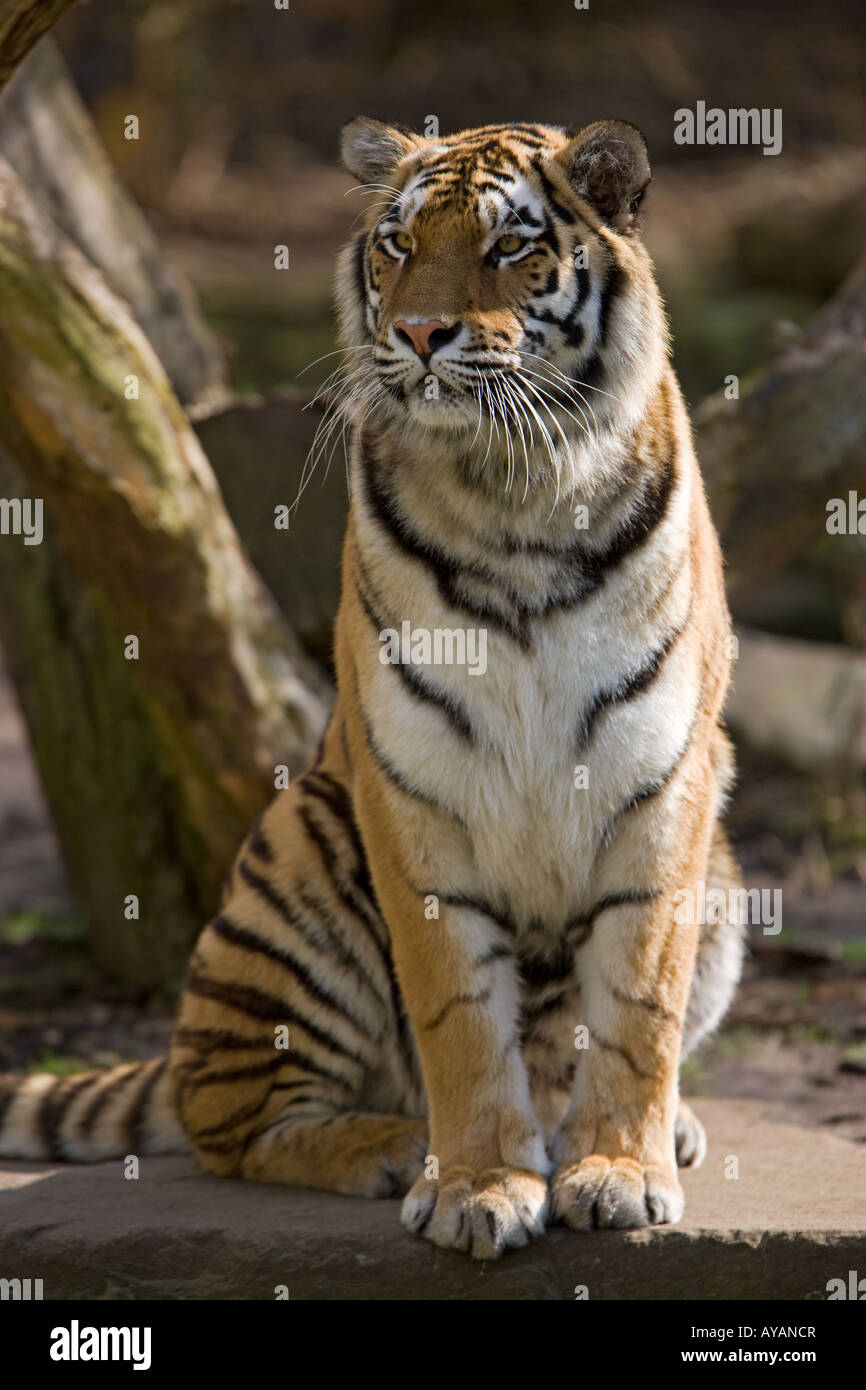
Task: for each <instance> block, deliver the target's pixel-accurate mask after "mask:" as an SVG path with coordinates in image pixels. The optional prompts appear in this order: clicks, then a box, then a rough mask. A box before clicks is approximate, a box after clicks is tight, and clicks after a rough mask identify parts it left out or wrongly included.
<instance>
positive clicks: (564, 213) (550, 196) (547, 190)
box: [532, 159, 576, 226]
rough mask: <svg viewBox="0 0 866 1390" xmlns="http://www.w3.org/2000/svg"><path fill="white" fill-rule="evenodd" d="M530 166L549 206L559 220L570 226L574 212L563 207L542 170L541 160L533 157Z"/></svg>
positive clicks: (573, 218) (573, 219) (573, 220)
mask: <svg viewBox="0 0 866 1390" xmlns="http://www.w3.org/2000/svg"><path fill="white" fill-rule="evenodd" d="M532 167H533V169H534V170H535V172H536V174H537V175H538V179H539V182H540V183H541V187H542V188H543V190H544V196H545V198H546V199H547V201H548V203H549V205H550V207H551V208H552V209H553V211H554V212H555V213H556V216H557V217H558V218H559V220H560V222H567V223H568V225H569V226H571V225H572V224H573V223H574V222H575V220H576V218H575V214H574V213H573V212H572V211H571V209H570V208H567V207H564V206H563V204H562V203H561V202H560V201H559V196H558V194H557V191H556V189H555V188H554V186H553V184H552V183H551V181H550V179H549V178H548V177H547V174H546V173H545V171H544V166H543V164H542V161H541V160H540V159H533V160H532Z"/></svg>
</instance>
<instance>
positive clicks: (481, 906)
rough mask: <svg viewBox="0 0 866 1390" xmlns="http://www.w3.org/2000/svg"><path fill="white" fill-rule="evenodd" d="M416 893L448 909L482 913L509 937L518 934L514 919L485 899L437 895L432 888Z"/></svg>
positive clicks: (463, 894) (462, 894) (466, 894)
mask: <svg viewBox="0 0 866 1390" xmlns="http://www.w3.org/2000/svg"><path fill="white" fill-rule="evenodd" d="M416 891H417V892H418V893H419V894H420V896H421V897H424V898H430V897H433V898H438V899H439V902H440V903H444V904H445V906H446V907H458V908H459V907H463V908H466V909H468V910H469V911H470V912H480V913H481V915H482V917H489V918H490V920H491V922H494V923H495V924H496V926H497V927H500V928H501V930H502V931H504V932H507V933H508V935H509V936H515V935H516V934H517V924H516V923H515V922H514V921H513V920H512V918H510V917H509V916H508V915H507V914H506V913H502V912H497V911H496V909H495V908H493V907H491V905H490V903H488V902H485V901H484V899H483V898H474V897H472V895H471V894H469V893H437V892H435V891H434V889H432V888H427V889H423V890H422V889H417V890H416Z"/></svg>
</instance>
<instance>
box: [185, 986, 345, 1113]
mask: <svg viewBox="0 0 866 1390" xmlns="http://www.w3.org/2000/svg"><path fill="white" fill-rule="evenodd" d="M185 988H186V989H187V991H188V992H189V993H190V994H195V995H198V996H199V997H200V998H202V999H213V1000H214V1001H215V1002H216V1003H219V1004H224V1005H225V1006H226V1008H228V1009H234V1010H236V1012H237V1013H241V1014H245V1015H246V1016H247V1017H248V1018H257V1019H259V1020H260V1021H261V1022H262V1023H273V1024H281V1023H282V1024H292V1023H296V1024H297V1025H298V1027H300V1028H303V1030H304V1032H305V1033H307V1034H309V1036H310V1037H311V1038H312V1039H313V1041H314V1042H317V1043H319V1044H320V1046H322V1047H324V1048H326V1049H327V1050H328V1051H329V1052H333V1053H334V1054H335V1055H336V1056H338V1057H345V1058H346V1060H347V1061H349V1062H354V1063H355V1064H356V1066H358V1067H360V1068H361V1069H362V1070H363V1069H365V1063H364V1060H363V1058H362V1057H360V1056H359V1055H358V1053H357V1052H353V1051H352V1049H351V1048H348V1047H346V1046H345V1045H344V1044H343V1043H341V1042H339V1041H338V1039H336V1038H332V1037H331V1035H330V1034H329V1033H327V1032H325V1030H324V1029H323V1028H320V1027H319V1026H318V1025H317V1024H315V1023H311V1022H310V1020H309V1019H308V1018H305V1017H304V1015H303V1014H302V1013H300V1012H299V1011H298V1010H297V1009H294V1008H292V1006H291V1005H290V1004H287V1003H286V1001H285V1000H284V999H280V998H278V997H277V996H276V995H274V994H267V993H266V992H265V991H264V990H261V989H256V988H255V987H254V986H253V985H237V984H229V983H227V982H226V981H224V980H211V979H209V978H208V977H207V976H205V975H202V974H200V973H199V971H198V970H196V969H195V968H194V967H192V966H191V967H190V969H189V972H188V974H187V979H186V985H185ZM286 1055H288V1052H287V1053H286ZM341 1079H342V1080H343V1082H344V1084H345V1085H348V1082H346V1081H345V1078H341Z"/></svg>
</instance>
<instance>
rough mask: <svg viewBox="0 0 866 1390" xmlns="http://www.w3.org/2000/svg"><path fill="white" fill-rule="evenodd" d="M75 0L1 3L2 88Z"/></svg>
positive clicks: (0, 69)
mask: <svg viewBox="0 0 866 1390" xmlns="http://www.w3.org/2000/svg"><path fill="white" fill-rule="evenodd" d="M74 3H75V0H0V88H2V87H5V85H6V83H7V82H8V81H9V78H10V77H11V76H12V74H13V72H14V71H15V69H16V68H17V67H18V64H19V63H21V62H23V60H24V59H25V58H26V56H27V54H28V53H29V52H30V50H31V48H32V47H33V45H34V44H35V43H36V42H37V41H38V40H39V39H41V37H42V35H43V34H45V33H47V31H48V30H49V29H50V28H51V26H52V25H53V24H56V22H57V20H58V19H59V18H60V16H61V15H62V14H63V12H64V10H68V9H69V8H70V6H71V5H73V4H74Z"/></svg>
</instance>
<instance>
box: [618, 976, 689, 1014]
mask: <svg viewBox="0 0 866 1390" xmlns="http://www.w3.org/2000/svg"><path fill="white" fill-rule="evenodd" d="M603 983H604V986H605V989H607V990H608V992H609V993H610V994H612V995H613V997H614V999H616V1000H618V1002H619V1003H620V1004H633V1005H634V1006H635V1007H636V1008H640V1009H646V1010H647V1012H648V1013H653V1014H655V1015H656V1016H657V1017H658V1018H661V1019H664V1021H665V1022H666V1023H680V1022H681V1020H680V1019H679V1018H678V1017H677V1015H676V1014H675V1013H672V1012H671V1010H670V1009H663V1008H662V1006H661V1004H660V1003H659V1002H658V1000H657V999H644V998H642V997H641V996H640V995H636V994H624V993H623V991H622V990H621V989H618V988H617V986H616V985H613V984H611V982H610V980H604V981H603Z"/></svg>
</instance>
